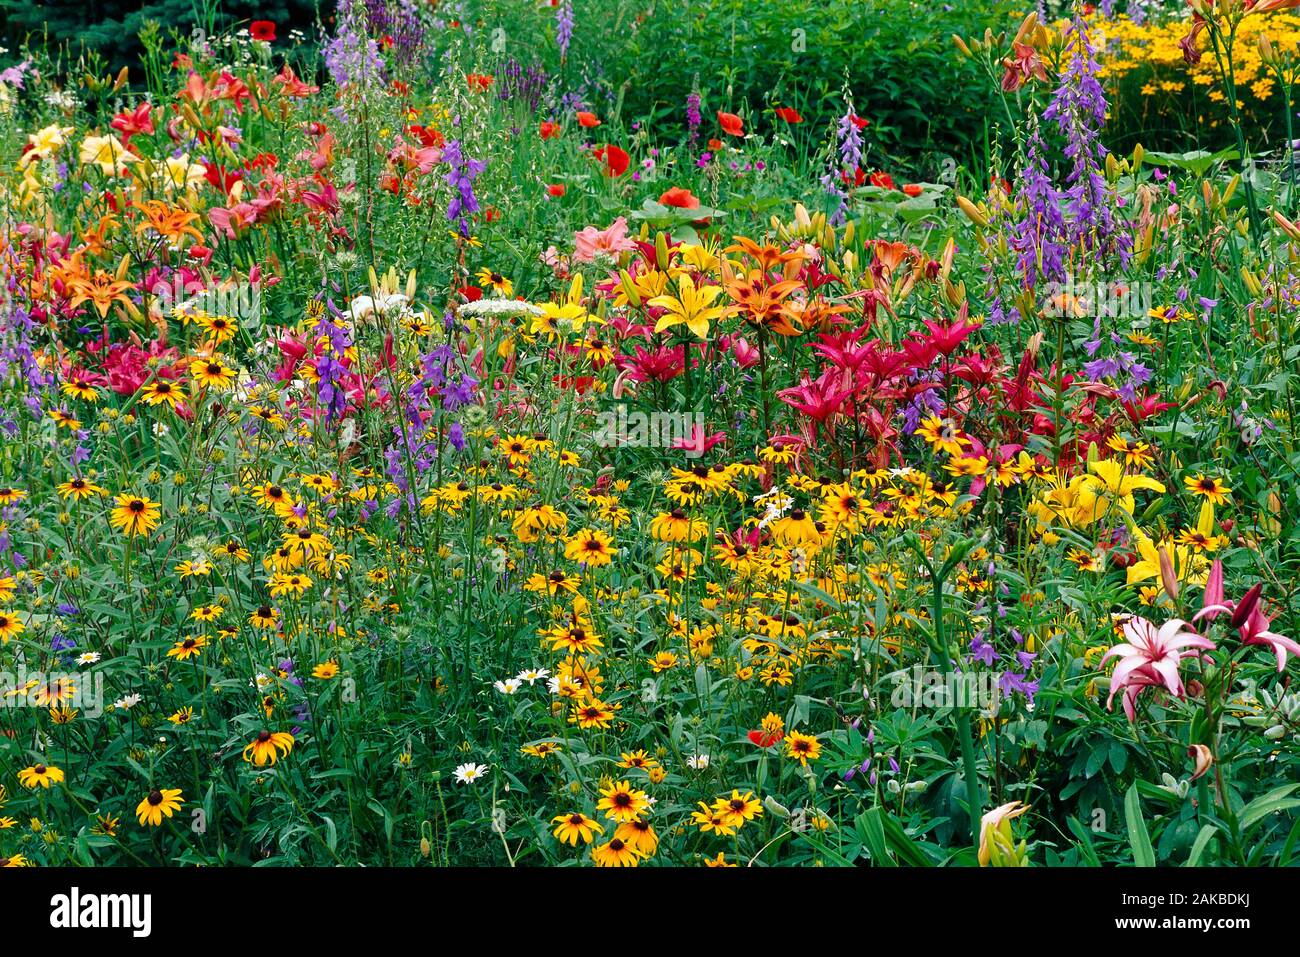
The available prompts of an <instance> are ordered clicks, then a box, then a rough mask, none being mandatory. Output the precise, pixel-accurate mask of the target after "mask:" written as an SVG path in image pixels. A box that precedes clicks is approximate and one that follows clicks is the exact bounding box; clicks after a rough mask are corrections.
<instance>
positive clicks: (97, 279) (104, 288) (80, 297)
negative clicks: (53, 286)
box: [69, 269, 135, 319]
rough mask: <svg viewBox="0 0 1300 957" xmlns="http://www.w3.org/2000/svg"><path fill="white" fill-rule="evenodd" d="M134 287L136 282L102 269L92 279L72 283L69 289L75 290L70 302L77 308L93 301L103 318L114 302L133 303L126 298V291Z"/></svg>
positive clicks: (127, 304) (126, 304)
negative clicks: (130, 281)
mask: <svg viewBox="0 0 1300 957" xmlns="http://www.w3.org/2000/svg"><path fill="white" fill-rule="evenodd" d="M134 288H135V284H134V283H129V282H127V281H125V280H123V279H115V278H114V277H113V276H112V275H111V274H110V273H106V272H104V270H102V269H101V270H99V271H98V272H96V273H95V275H94V277H93V278H91V279H80V280H76V281H75V282H73V283H71V284H70V286H69V291H70V292H73V296H72V299H71V301H70V303H69V304H70V305H71V306H72V307H73V308H74V309H75V308H76V307H77V306H79V305H81V304H82V303H83V302H87V301H89V302H93V303H94V304H95V309H96V310H97V311H98V312H99V317H100V318H101V319H103V318H104V317H105V316H107V315H108V309H109V307H110V306H111V305H113V303H114V302H121V303H122V305H124V306H129V305H131V300H129V299H127V298H126V292H127V290H128V289H134Z"/></svg>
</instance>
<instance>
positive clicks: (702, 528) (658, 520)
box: [650, 508, 709, 542]
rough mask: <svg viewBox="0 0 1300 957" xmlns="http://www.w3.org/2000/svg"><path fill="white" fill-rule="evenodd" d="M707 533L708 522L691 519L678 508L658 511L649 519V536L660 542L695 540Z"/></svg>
mask: <svg viewBox="0 0 1300 957" xmlns="http://www.w3.org/2000/svg"><path fill="white" fill-rule="evenodd" d="M708 533H709V523H708V522H705V521H702V520H701V519H692V518H690V517H689V516H688V515H687V514H686V512H685V510H684V509H680V508H675V509H673V510H672V511H671V512H660V513H659V514H658V515H656V516H655V517H654V518H653V519H651V520H650V537H651V538H655V539H658V540H659V541H661V542H695V541H699V539H701V538H703V537H704V536H705V535H707V534H708Z"/></svg>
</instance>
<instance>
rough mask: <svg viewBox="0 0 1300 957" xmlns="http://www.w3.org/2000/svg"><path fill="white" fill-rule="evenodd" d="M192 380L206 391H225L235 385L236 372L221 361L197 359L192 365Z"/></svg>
mask: <svg viewBox="0 0 1300 957" xmlns="http://www.w3.org/2000/svg"><path fill="white" fill-rule="evenodd" d="M190 378H191V379H193V380H194V382H195V384H196V385H199V386H202V387H203V388H205V389H214V390H216V391H224V390H226V389H229V388H230V387H231V386H233V385H234V384H235V370H234V369H232V368H230V367H229V366H227V365H226V364H225V363H223V362H222V361H221V360H220V359H216V358H212V359H195V360H194V361H193V362H191V363H190Z"/></svg>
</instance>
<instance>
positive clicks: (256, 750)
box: [244, 731, 294, 768]
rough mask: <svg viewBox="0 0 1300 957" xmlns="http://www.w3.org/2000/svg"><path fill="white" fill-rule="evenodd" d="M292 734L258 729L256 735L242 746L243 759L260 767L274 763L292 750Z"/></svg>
mask: <svg viewBox="0 0 1300 957" xmlns="http://www.w3.org/2000/svg"><path fill="white" fill-rule="evenodd" d="M293 740H294V739H293V735H292V734H290V733H289V732H288V731H259V732H258V734H257V737H255V738H254V739H253V740H252V741H250V742H248V744H246V745H245V746H244V760H245V761H248V762H249V763H250V764H253V765H256V766H257V767H259V768H260V767H262V766H263V765H265V764H272V765H273V764H275V762H276V761H278V760H279V759H280V758H282V757H284V756H285V755H287V754H288V753H289V752H290V751H292V750H293Z"/></svg>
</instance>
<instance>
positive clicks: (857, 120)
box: [849, 113, 871, 130]
mask: <svg viewBox="0 0 1300 957" xmlns="http://www.w3.org/2000/svg"><path fill="white" fill-rule="evenodd" d="M849 119H850V120H851V121H852V123H853V125H854V126H856V127H857V128H858V129H860V130H865V129H866V128H867V126H868V124H870V123H871V121H870V120H868V119H865V118H864V117H861V116H858V115H857V114H856V113H854V114H853V115H852V116H850V117H849Z"/></svg>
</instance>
